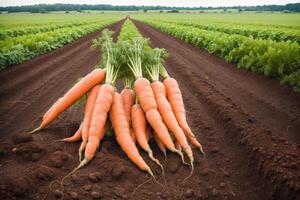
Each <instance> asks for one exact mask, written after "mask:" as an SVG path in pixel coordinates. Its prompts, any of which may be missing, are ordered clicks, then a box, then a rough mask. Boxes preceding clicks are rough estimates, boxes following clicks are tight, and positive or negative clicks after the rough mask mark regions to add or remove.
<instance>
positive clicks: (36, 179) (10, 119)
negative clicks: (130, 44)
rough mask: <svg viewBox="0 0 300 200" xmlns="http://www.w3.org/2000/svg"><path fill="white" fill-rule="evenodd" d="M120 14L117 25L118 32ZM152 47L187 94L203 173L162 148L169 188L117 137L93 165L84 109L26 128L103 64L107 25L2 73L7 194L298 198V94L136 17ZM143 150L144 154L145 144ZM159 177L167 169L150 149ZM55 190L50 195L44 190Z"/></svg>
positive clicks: (2, 169)
mask: <svg viewBox="0 0 300 200" xmlns="http://www.w3.org/2000/svg"><path fill="white" fill-rule="evenodd" d="M122 23H123V22H122V21H120V22H118V23H116V24H113V25H110V26H109V28H110V29H111V30H114V31H115V35H114V37H115V38H116V36H117V34H118V32H119V30H120V27H121V25H122ZM135 23H136V25H137V27H138V28H139V29H140V31H141V33H142V34H143V35H144V36H145V37H149V38H150V41H151V45H152V46H154V47H163V48H165V49H166V50H167V51H168V52H169V54H170V56H169V58H168V60H167V62H166V67H167V69H168V71H169V73H170V75H171V76H172V77H174V78H176V80H177V81H178V83H179V85H180V87H181V89H182V91H183V95H184V101H185V106H186V109H187V116H188V120H189V124H190V126H191V128H192V130H194V133H195V134H196V136H197V138H198V139H199V140H200V141H201V143H202V144H203V146H204V150H205V152H206V157H205V158H204V157H203V156H202V155H201V154H200V153H199V152H197V151H196V150H195V151H194V156H195V171H194V174H193V176H192V177H191V178H189V179H188V180H186V181H184V178H185V177H186V176H188V175H189V173H190V168H189V167H188V166H185V165H182V164H181V160H180V158H179V157H178V156H176V155H174V154H171V153H168V154H167V158H166V160H165V158H164V155H163V154H162V153H161V152H160V151H159V150H158V148H157V146H156V145H155V144H154V142H153V141H151V147H152V148H153V150H154V155H156V157H157V158H158V159H159V160H161V161H162V164H163V166H164V168H165V177H166V187H164V188H162V187H161V186H160V185H158V184H157V183H155V182H154V181H153V180H151V181H149V182H147V183H145V184H144V185H143V186H141V187H140V188H139V189H138V190H137V191H135V192H134V190H135V188H137V187H138V185H139V184H142V183H144V182H145V181H147V180H149V178H150V177H149V176H148V175H147V174H145V173H144V172H142V171H140V170H139V169H137V167H135V166H134V165H133V164H132V163H131V162H130V161H129V160H128V159H127V157H126V155H125V154H124V153H123V152H122V151H121V149H120V147H119V146H118V144H117V143H116V141H115V140H114V138H112V137H107V138H105V139H104V141H103V142H102V144H101V147H100V149H99V152H98V153H97V155H96V157H95V159H94V160H93V161H92V162H91V163H90V164H89V165H88V166H86V167H85V168H83V169H81V170H79V171H78V172H76V173H75V174H74V175H72V176H70V177H68V178H67V179H66V180H65V181H64V183H63V187H62V185H61V184H60V181H61V179H62V177H64V176H65V175H66V174H68V173H69V172H70V171H71V170H72V169H74V168H75V167H76V166H77V165H78V156H77V154H78V153H77V151H78V146H79V142H76V143H72V144H66V143H61V142H54V141H55V140H57V139H61V138H63V137H66V136H70V135H72V134H73V133H74V132H75V131H76V129H77V128H78V126H79V123H80V121H81V119H82V114H83V113H82V112H83V106H82V105H81V106H78V107H75V106H74V107H71V108H70V109H68V110H67V111H66V112H65V113H63V114H62V115H61V116H60V118H59V119H58V120H56V121H55V122H54V123H53V124H52V125H51V126H49V127H48V128H46V129H44V130H43V131H40V132H38V133H37V134H34V135H33V136H31V135H28V134H26V133H25V131H28V130H31V129H33V128H34V127H36V126H37V125H38V123H39V122H40V120H41V116H42V114H43V113H44V112H45V111H46V110H47V109H48V108H49V106H50V105H51V104H53V102H54V101H55V100H56V99H58V98H59V97H60V96H62V95H63V94H64V93H65V92H66V91H67V90H68V89H69V88H70V87H71V86H72V85H73V84H74V82H75V81H76V80H77V79H78V78H79V77H81V76H84V75H85V74H87V73H88V72H89V71H91V69H92V68H93V67H94V66H95V65H96V64H97V63H98V62H99V59H100V52H99V51H97V50H91V49H90V45H91V40H92V39H94V38H96V37H97V36H99V34H100V31H97V32H95V33H92V34H89V35H87V36H84V37H82V38H81V39H79V40H77V41H75V42H73V43H71V44H69V45H66V46H65V47H63V48H60V49H57V50H55V51H53V52H51V53H49V54H46V55H42V56H39V57H37V58H35V59H33V60H30V61H28V62H25V63H23V64H20V65H16V66H12V67H10V68H8V69H6V70H5V71H2V72H0V95H1V100H0V110H1V112H0V133H1V134H0V139H1V143H0V161H1V164H0V176H1V179H0V198H1V199H43V198H44V197H45V199H62V198H64V199H203V200H204V199H208V200H219V199H229V200H231V199H232V200H233V199H237V200H240V199H245V200H246V199H247V200H248V199H249V200H268V199H274V200H275V199H298V198H299V197H300V176H299V174H300V170H299V166H300V159H299V155H300V154H299V153H300V152H299V147H300V144H299V130H300V122H299V119H300V118H299V117H300V96H299V94H296V93H293V92H292V91H291V89H290V88H288V87H285V86H282V85H280V84H279V83H278V81H277V80H273V79H270V78H266V77H262V76H260V75H257V74H253V73H251V72H247V71H244V70H238V69H236V68H235V66H234V65H233V64H228V63H226V62H224V61H223V60H221V59H219V58H217V57H215V56H213V55H210V54H208V53H207V52H206V51H204V50H200V49H197V48H194V47H192V46H190V45H188V44H185V43H184V42H182V41H180V40H178V39H176V38H174V37H171V36H169V35H166V34H164V33H161V32H160V31H158V30H156V29H154V28H152V27H150V26H148V25H145V24H143V23H141V22H138V21H135ZM141 152H142V151H141ZM142 156H143V157H144V159H145V161H146V162H147V163H149V165H150V167H151V168H152V169H153V171H154V173H155V175H156V177H157V179H158V181H160V182H164V179H163V176H162V173H161V171H160V168H159V167H157V166H156V165H155V164H154V163H153V162H151V161H150V160H149V159H148V158H147V155H146V154H145V153H143V152H142ZM46 195H47V196H46Z"/></svg>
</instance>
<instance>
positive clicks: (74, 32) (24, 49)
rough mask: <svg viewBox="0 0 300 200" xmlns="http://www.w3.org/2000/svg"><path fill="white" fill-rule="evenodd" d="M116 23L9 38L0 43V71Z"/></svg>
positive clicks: (104, 22) (99, 23)
mask: <svg viewBox="0 0 300 200" xmlns="http://www.w3.org/2000/svg"><path fill="white" fill-rule="evenodd" d="M115 21H117V19H114V20H112V19H110V20H103V21H102V22H98V23H92V24H88V25H83V26H75V27H67V28H61V29H56V30H53V31H49V32H42V33H37V34H28V35H23V36H19V37H12V38H7V39H5V40H3V41H0V46H1V49H0V70H2V69H4V68H6V67H8V66H10V65H13V64H19V63H22V62H24V61H26V60H29V59H32V58H34V57H36V56H38V55H41V54H45V53H47V52H50V51H51V50H53V49H56V48H59V47H62V46H64V45H65V44H67V43H70V42H72V41H74V40H76V39H78V38H80V37H81V36H83V35H86V34H88V33H91V32H93V31H95V30H97V29H100V28H103V27H104V26H107V25H108V24H111V23H113V22H115Z"/></svg>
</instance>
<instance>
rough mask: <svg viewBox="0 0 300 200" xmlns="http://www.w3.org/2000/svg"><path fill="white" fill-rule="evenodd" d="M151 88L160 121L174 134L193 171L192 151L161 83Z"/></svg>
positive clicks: (152, 85) (154, 84) (158, 82)
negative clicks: (160, 117)
mask: <svg viewBox="0 0 300 200" xmlns="http://www.w3.org/2000/svg"><path fill="white" fill-rule="evenodd" d="M151 87H152V90H153V93H154V96H155V100H156V102H157V105H158V110H159V112H160V114H161V116H162V120H163V122H164V123H165V124H166V126H167V128H168V129H169V130H170V131H171V132H172V133H173V134H174V136H175V139H176V141H177V142H178V143H179V145H180V146H181V147H182V149H183V151H184V152H185V153H186V154H187V156H188V157H189V160H190V163H191V166H192V171H193V169H194V167H193V166H194V164H193V162H194V157H193V151H192V149H191V147H190V145H189V144H188V141H187V139H186V136H185V134H184V132H183V130H182V129H181V127H180V126H179V124H178V122H177V120H176V117H175V115H174V113H173V110H172V107H171V105H170V103H169V102H168V100H167V98H166V96H165V94H166V92H165V87H164V85H163V83H162V82H160V81H158V80H157V81H154V82H153V83H152V84H151Z"/></svg>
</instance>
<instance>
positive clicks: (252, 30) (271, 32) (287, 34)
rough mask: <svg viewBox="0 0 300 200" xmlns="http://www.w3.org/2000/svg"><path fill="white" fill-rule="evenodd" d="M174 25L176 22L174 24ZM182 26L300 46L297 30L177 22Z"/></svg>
mask: <svg viewBox="0 0 300 200" xmlns="http://www.w3.org/2000/svg"><path fill="white" fill-rule="evenodd" d="M173 23H174V22H173ZM176 23H178V24H181V25H186V26H192V27H197V28H200V29H204V30H211V31H220V32H224V33H228V34H238V35H243V36H247V37H253V38H261V39H271V40H274V41H277V42H280V41H292V42H297V43H298V44H300V32H299V31H295V30H289V29H286V30H276V29H269V28H268V27H264V28H262V27H260V26H247V25H246V26H241V25H233V24H215V23H208V22H204V23H203V22H180V21H179V22H176Z"/></svg>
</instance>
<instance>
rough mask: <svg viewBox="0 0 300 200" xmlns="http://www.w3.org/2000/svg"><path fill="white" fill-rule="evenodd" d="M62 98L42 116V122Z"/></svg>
mask: <svg viewBox="0 0 300 200" xmlns="http://www.w3.org/2000/svg"><path fill="white" fill-rule="evenodd" d="M61 99H62V98H59V99H58V100H57V101H56V102H55V103H54V104H53V105H52V106H51V107H50V108H49V109H48V110H47V112H46V113H45V114H44V116H43V120H44V119H45V118H46V117H47V116H48V114H49V113H50V111H51V110H52V108H53V107H55V105H57V104H58V103H59V102H60V101H61Z"/></svg>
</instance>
